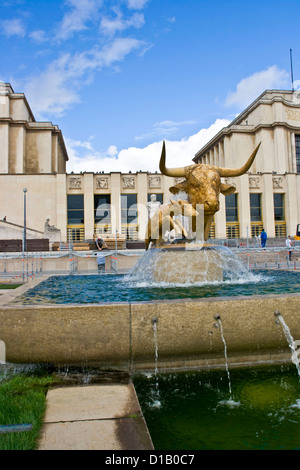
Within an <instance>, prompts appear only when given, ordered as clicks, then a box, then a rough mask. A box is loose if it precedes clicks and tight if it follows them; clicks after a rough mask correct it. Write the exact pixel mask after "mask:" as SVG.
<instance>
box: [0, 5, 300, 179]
mask: <svg viewBox="0 0 300 470" xmlns="http://www.w3.org/2000/svg"><path fill="white" fill-rule="evenodd" d="M298 16H299V1H298V0H285V1H278V0H272V1H269V0H260V1H257V0H253V1H252V2H243V1H236V0H232V1H230V0H229V1H224V0H60V1H57V0H51V1H50V2H49V1H44V0H34V1H33V0H2V1H1V4H0V41H1V43H0V44H1V48H0V80H2V81H4V82H9V83H11V85H12V87H13V89H14V91H15V92H21V93H25V95H26V98H27V100H28V102H29V104H30V106H31V109H32V111H33V114H34V116H35V118H36V120H38V121H51V122H53V123H54V124H57V125H58V126H59V128H60V129H61V131H62V133H63V136H64V139H65V142H66V145H67V149H68V153H69V157H70V162H69V163H68V167H67V169H68V171H72V170H73V171H129V170H131V171H139V170H143V171H145V170H148V171H155V170H158V162H159V156H160V150H161V142H162V140H163V139H164V140H166V141H167V164H170V166H182V165H186V164H190V163H191V162H192V158H193V156H194V154H195V153H196V152H197V151H198V150H199V149H200V148H201V147H202V146H203V145H204V144H205V143H206V142H207V141H208V140H209V139H210V138H212V137H213V135H214V134H215V133H216V132H218V131H219V130H220V129H221V128H222V127H224V126H225V125H227V124H228V123H229V122H230V121H231V120H232V119H234V117H235V116H236V115H237V114H238V113H240V112H241V111H242V110H243V109H245V107H247V106H248V105H249V104H250V103H251V102H252V101H253V100H254V99H256V98H257V97H258V96H259V95H260V94H261V93H262V92H263V91H264V90H265V89H268V88H272V89H291V72H290V49H292V51H293V72H294V80H297V79H298V80H299V79H300V46H299V20H298Z"/></svg>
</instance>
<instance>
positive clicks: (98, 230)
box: [94, 224, 112, 235]
mask: <svg viewBox="0 0 300 470" xmlns="http://www.w3.org/2000/svg"><path fill="white" fill-rule="evenodd" d="M94 233H95V234H96V235H111V234H112V227H111V225H110V224H95V225H94Z"/></svg>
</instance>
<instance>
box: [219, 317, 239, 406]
mask: <svg viewBox="0 0 300 470" xmlns="http://www.w3.org/2000/svg"><path fill="white" fill-rule="evenodd" d="M215 318H216V320H218V325H219V327H220V333H221V338H222V341H223V344H224V357H225V367H226V372H227V377H228V388H229V400H224V401H222V402H220V404H222V405H228V406H238V405H239V404H240V402H236V401H234V400H233V398H232V388H231V379H230V372H229V367H228V357H227V345H226V341H225V337H224V333H223V325H222V322H221V318H220V316H219V315H216V316H215Z"/></svg>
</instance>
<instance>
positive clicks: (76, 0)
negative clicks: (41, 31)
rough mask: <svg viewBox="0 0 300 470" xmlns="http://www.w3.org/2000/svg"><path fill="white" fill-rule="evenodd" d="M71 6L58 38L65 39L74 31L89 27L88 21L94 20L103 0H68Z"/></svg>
mask: <svg viewBox="0 0 300 470" xmlns="http://www.w3.org/2000/svg"><path fill="white" fill-rule="evenodd" d="M66 3H67V4H68V5H69V6H70V8H71V9H70V11H68V12H67V13H66V14H65V15H64V17H63V19H62V21H61V23H60V25H59V27H58V31H57V33H56V39H58V40H61V39H62V40H65V39H68V38H70V37H71V36H72V35H73V34H74V33H76V32H79V31H83V30H85V29H87V24H86V23H87V22H88V21H90V20H93V19H94V18H95V16H97V14H98V9H99V8H100V6H101V5H102V0H66Z"/></svg>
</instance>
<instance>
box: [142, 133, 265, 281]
mask: <svg viewBox="0 0 300 470" xmlns="http://www.w3.org/2000/svg"><path fill="white" fill-rule="evenodd" d="M259 147H260V144H259V145H258V146H257V147H256V149H255V150H254V152H253V153H252V155H251V156H250V158H249V159H248V161H247V162H246V163H245V165H244V166H242V167H241V168H239V169H235V170H234V169H229V168H220V167H216V166H212V165H204V164H195V165H189V166H186V167H183V168H171V169H170V168H167V167H166V146H165V142H163V148H162V153H161V158H160V171H161V173H162V174H164V175H166V176H171V177H176V178H184V180H183V181H181V182H180V183H178V184H176V185H175V186H172V187H170V188H169V190H170V192H171V193H172V194H174V195H178V194H185V199H186V200H182V199H178V200H177V201H176V200H171V201H170V203H169V204H164V205H162V206H159V207H158V208H157V210H156V212H155V214H154V215H153V216H152V217H151V219H150V220H149V222H148V226H147V230H146V237H145V242H146V248H147V249H155V250H156V255H155V258H157V259H155V261H154V262H153V267H154V269H153V273H152V275H153V279H154V280H155V281H158V282H162V281H165V282H180V283H186V281H187V277H186V276H189V279H188V281H189V282H202V281H213V280H218V281H220V280H222V279H223V267H224V266H223V264H222V260H223V258H224V256H223V255H224V253H222V252H221V251H220V248H219V247H216V246H214V245H209V244H207V239H208V235H209V230H210V227H211V224H212V221H213V217H214V214H215V213H216V212H217V211H218V210H219V207H220V204H219V195H220V193H222V194H224V195H229V194H232V193H233V192H235V187H234V186H231V185H228V184H224V183H222V182H221V177H235V176H240V175H243V174H245V173H246V172H247V171H248V170H249V168H250V167H251V165H252V163H253V161H254V159H255V157H256V154H257V152H258V149H259ZM179 216H183V218H184V219H185V221H186V222H188V226H189V229H190V233H191V236H190V237H189V236H188V233H187V230H186V228H185V226H184V225H183V224H182V223H181V222H180V220H178V217H179ZM172 230H175V231H177V234H178V233H179V236H180V237H181V241H180V242H179V243H178V239H177V243H170V242H169V240H167V241H166V240H165V233H166V232H167V233H168V232H170V231H172Z"/></svg>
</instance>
